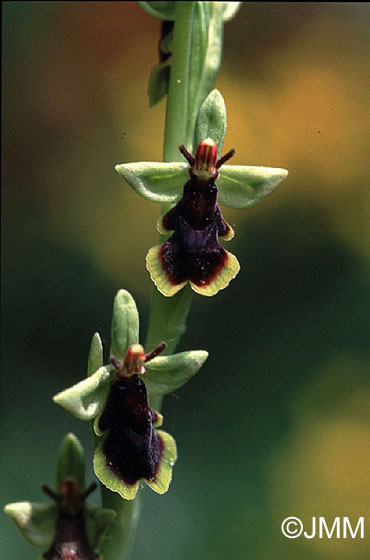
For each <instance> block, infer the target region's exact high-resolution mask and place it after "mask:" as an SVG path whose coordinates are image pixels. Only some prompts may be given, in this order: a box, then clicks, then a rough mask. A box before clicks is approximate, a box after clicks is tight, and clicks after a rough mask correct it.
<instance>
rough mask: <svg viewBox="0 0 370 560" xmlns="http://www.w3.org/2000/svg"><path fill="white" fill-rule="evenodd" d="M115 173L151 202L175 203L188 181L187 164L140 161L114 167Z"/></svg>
mask: <svg viewBox="0 0 370 560" xmlns="http://www.w3.org/2000/svg"><path fill="white" fill-rule="evenodd" d="M115 169H116V171H117V173H119V174H120V175H122V177H123V178H124V179H125V180H126V182H127V183H128V184H129V185H130V187H132V188H133V189H134V191H136V192H137V193H138V194H140V195H141V196H143V197H144V198H146V199H147V200H150V201H151V202H168V203H172V202H177V201H178V200H179V199H180V198H181V195H182V190H183V188H184V185H185V183H186V182H187V180H188V179H189V165H188V164H187V163H185V162H184V163H176V162H173V163H160V162H147V161H141V162H137V163H124V164H122V165H116V167H115Z"/></svg>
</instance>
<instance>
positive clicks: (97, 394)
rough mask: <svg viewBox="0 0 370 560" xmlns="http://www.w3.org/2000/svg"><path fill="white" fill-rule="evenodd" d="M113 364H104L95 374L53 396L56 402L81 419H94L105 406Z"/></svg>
mask: <svg viewBox="0 0 370 560" xmlns="http://www.w3.org/2000/svg"><path fill="white" fill-rule="evenodd" d="M113 369H114V368H113V366H104V367H101V368H99V369H98V371H96V372H95V373H94V374H93V375H91V376H90V377H87V378H86V379H84V380H83V381H80V382H79V383H77V384H76V385H73V386H72V387H69V388H68V389H65V391H62V392H61V393H58V394H57V395H55V396H54V397H53V400H54V402H56V403H57V404H59V405H60V406H62V407H63V408H64V409H65V410H67V411H68V412H70V413H71V414H73V416H75V417H76V418H79V419H80V420H92V419H93V418H95V416H97V415H98V414H100V413H101V412H102V410H103V408H104V406H105V403H106V400H107V397H108V392H109V378H110V375H111V373H112V372H113Z"/></svg>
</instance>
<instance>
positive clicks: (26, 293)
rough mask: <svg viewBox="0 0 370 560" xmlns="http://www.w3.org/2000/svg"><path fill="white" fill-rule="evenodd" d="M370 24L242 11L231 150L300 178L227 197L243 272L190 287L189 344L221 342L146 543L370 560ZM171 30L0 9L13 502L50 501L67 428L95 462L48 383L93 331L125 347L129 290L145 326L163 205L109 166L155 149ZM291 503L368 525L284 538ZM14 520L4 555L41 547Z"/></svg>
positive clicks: (150, 513)
mask: <svg viewBox="0 0 370 560" xmlns="http://www.w3.org/2000/svg"><path fill="white" fill-rule="evenodd" d="M369 16H370V5H369V4H368V3H364V4H361V3H325V2H324V3H297V2H291V3H285V2H275V3H272V2H260V3H254V2H251V3H244V4H243V5H242V7H241V10H240V12H239V14H238V16H237V17H236V18H235V19H234V20H233V21H231V22H230V23H228V24H227V25H226V27H225V49H224V58H223V64H222V69H221V72H220V74H219V77H218V79H217V82H216V86H217V87H218V88H219V89H220V90H221V92H222V94H223V95H224V97H225V100H226V106H227V110H228V132H227V136H226V141H225V150H228V149H230V148H231V147H233V146H235V147H236V149H237V155H236V157H235V160H234V161H233V163H235V164H250V165H267V166H276V167H285V168H287V169H289V171H290V175H289V177H288V179H287V180H286V181H285V182H284V183H283V184H282V185H281V187H280V188H279V189H278V190H277V191H276V192H275V193H274V194H273V195H272V196H271V197H270V198H268V199H267V200H266V201H265V202H264V203H263V204H261V205H260V206H257V207H255V208H252V209H250V210H248V211H243V210H240V211H232V210H228V209H225V210H224V215H225V217H226V219H228V220H229V221H230V222H231V224H232V225H233V227H234V228H235V230H236V237H235V241H233V242H232V243H231V244H230V246H229V247H230V250H231V251H232V252H233V253H235V254H237V255H238V258H239V260H240V262H241V265H242V270H241V272H240V274H239V276H238V277H237V279H236V280H234V281H233V282H232V283H231V285H230V287H229V288H228V289H227V290H225V291H224V292H222V293H220V294H219V295H217V296H216V297H215V298H213V299H211V300H209V299H207V298H202V297H200V296H196V297H195V301H194V304H193V307H192V311H191V314H190V318H189V322H188V331H187V333H186V335H185V336H184V338H183V340H182V342H181V349H196V348H204V349H207V350H209V352H210V357H209V359H208V361H207V363H206V365H205V367H204V368H203V369H202V370H201V372H200V373H199V374H198V375H197V376H196V378H194V380H192V381H191V382H190V383H189V384H188V385H186V386H185V387H184V388H182V389H181V390H179V391H178V393H177V394H176V395H172V396H169V397H168V398H167V400H166V403H165V407H164V414H165V429H166V430H167V431H169V432H170V433H172V434H173V435H174V436H175V437H176V439H177V442H178V447H179V460H178V463H177V465H176V467H175V470H174V481H173V483H172V485H171V488H170V491H169V492H168V494H166V495H165V496H163V497H159V496H157V495H154V494H153V493H150V492H146V497H145V511H144V513H143V516H142V518H141V521H140V525H139V529H138V533H137V539H136V544H135V550H134V555H133V558H134V559H137V558H141V559H147V558H152V559H155V560H157V559H161V560H170V559H172V558H174V557H176V558H178V559H179V560H181V559H184V560H185V559H188V558H192V559H193V560H203V559H208V558H212V559H213V560H218V559H219V560H223V559H224V558H228V559H231V560H234V559H235V560H240V559H246V558H248V559H251V560H270V559H274V560H296V559H299V560H330V559H336V560H366V559H368V558H369V557H370V544H369V543H370V540H369V539H370V476H369V472H370V348H369V340H370V319H369V317H370V313H369V312H370V266H369V257H370V227H369V224H370V197H369V171H370V169H369V167H370V165H369V137H370V130H369V129H370V126H369V123H370V119H369V112H370V111H369V85H370V84H369V82H370V79H369V66H368V62H369V55H370V28H369ZM159 29H160V24H159V21H158V20H155V19H153V18H151V17H150V16H149V15H147V14H145V13H144V12H142V11H141V10H140V9H139V8H138V6H137V5H136V4H135V3H134V2H123V3H122V2H5V3H3V113H2V116H3V136H2V139H3V177H2V178H3V205H2V208H3V214H2V218H3V219H2V224H3V236H2V238H3V267H2V275H3V291H2V306H3V307H2V308H3V329H2V336H3V358H2V361H3V375H2V417H3V422H2V473H3V474H2V477H1V484H2V492H1V495H2V499H3V503H6V502H9V501H21V500H33V501H39V500H43V499H44V497H43V496H42V493H41V490H40V486H41V484H42V483H46V484H52V482H53V477H54V468H55V460H56V453H57V449H58V447H59V444H60V441H61V439H62V437H63V435H64V434H65V433H66V432H67V431H71V430H72V431H75V433H76V434H78V436H79V437H80V438H81V439H82V441H83V443H84V445H85V447H86V449H87V456H88V458H89V459H90V458H91V454H92V453H91V445H90V426H89V425H87V424H85V423H81V422H78V421H77V420H76V421H75V420H74V419H73V418H71V417H70V416H69V415H68V414H67V413H64V412H63V410H62V409H59V408H58V407H57V406H56V405H54V404H53V403H52V401H51V398H50V397H51V395H53V394H55V393H56V392H58V391H59V390H61V389H63V388H65V387H67V386H68V385H70V384H72V383H74V382H76V381H78V380H80V379H81V376H84V375H85V368H86V359H87V353H88V349H89V344H90V338H91V336H92V334H93V333H94V332H95V331H96V330H98V331H99V332H100V333H101V335H102V338H103V340H104V342H105V343H106V345H109V329H110V317H111V309H112V303H113V297H114V294H115V292H116V290H117V289H119V288H121V287H124V288H126V289H128V290H130V291H131V292H132V293H133V295H134V297H135V298H136V300H137V303H138V306H139V310H140V315H141V324H142V329H141V332H142V333H143V336H142V339H143V338H144V333H145V328H146V324H147V316H148V306H149V294H150V291H151V283H150V280H149V277H148V274H147V272H146V270H145V265H144V258H145V254H146V252H147V250H148V248H150V247H151V246H152V245H154V244H155V242H156V233H155V222H156V220H157V217H158V211H159V209H158V207H157V206H156V205H155V204H151V203H149V202H146V201H145V200H144V199H141V198H139V197H138V196H137V195H135V194H134V193H133V192H132V191H131V190H130V189H129V187H127V186H126V185H125V183H124V182H123V181H122V179H121V178H120V177H119V176H118V175H117V174H116V173H115V171H114V165H115V164H116V163H122V162H128V161H139V160H160V159H161V154H162V141H163V123H164V111H165V103H164V102H163V101H162V102H161V103H160V104H159V105H158V106H156V107H155V108H154V109H149V108H148V99H147V94H146V88H147V81H148V77H149V74H150V71H151V68H152V67H153V65H154V64H155V63H156V61H157V41H158V37H159ZM229 247H228V248H229ZM92 476H93V475H92V472H91V470H90V477H92ZM97 499H98V496H95V500H97ZM288 516H297V517H301V518H302V520H303V521H304V522H307V524H308V527H309V526H310V520H311V518H312V516H317V517H318V516H326V518H327V520H328V522H330V520H334V517H335V516H349V517H350V519H351V520H357V519H358V517H359V516H365V525H366V527H365V539H363V540H361V539H355V540H352V539H347V540H337V539H331V540H329V539H318V538H316V539H312V540H307V539H303V538H302V537H301V538H298V539H296V540H289V539H286V538H284V537H283V536H282V535H281V533H280V525H281V522H282V520H283V519H284V518H285V517H288ZM0 517H1V527H2V532H1V534H2V543H1V546H2V548H3V554H2V558H5V559H7V560H8V559H10V560H13V559H15V560H18V559H22V560H31V559H34V558H36V557H37V550H33V549H31V548H29V547H28V546H27V544H26V543H25V542H24V541H23V540H22V538H21V536H20V534H18V532H17V531H16V529H15V528H14V526H13V525H12V523H11V522H10V520H8V519H7V518H6V517H5V515H3V514H2V515H1V516H0Z"/></svg>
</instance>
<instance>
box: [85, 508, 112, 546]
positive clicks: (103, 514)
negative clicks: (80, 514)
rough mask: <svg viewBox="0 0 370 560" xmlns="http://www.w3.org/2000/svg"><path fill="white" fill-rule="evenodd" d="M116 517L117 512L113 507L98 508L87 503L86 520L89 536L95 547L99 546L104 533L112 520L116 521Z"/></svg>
mask: <svg viewBox="0 0 370 560" xmlns="http://www.w3.org/2000/svg"><path fill="white" fill-rule="evenodd" d="M115 517H116V512H115V511H114V510H113V509H105V508H96V507H94V506H91V505H89V504H86V506H85V522H86V532H87V538H88V541H89V543H91V544H92V545H93V548H94V549H95V548H97V547H98V546H99V544H100V541H101V539H102V537H103V536H104V533H105V532H106V530H107V529H108V527H109V525H110V524H111V523H112V521H114V519H115Z"/></svg>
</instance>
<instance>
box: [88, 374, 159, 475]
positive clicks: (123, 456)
mask: <svg viewBox="0 0 370 560" xmlns="http://www.w3.org/2000/svg"><path fill="white" fill-rule="evenodd" d="M155 419H156V414H155V412H153V411H152V409H151V408H150V406H149V401H148V395H147V391H146V387H145V384H144V382H143V381H142V380H141V379H140V377H139V376H138V375H133V376H131V377H124V378H121V379H117V380H115V381H113V382H112V383H111V387H110V393H109V397H108V400H107V404H106V407H105V409H104V411H103V414H102V415H101V418H100V421H99V428H100V430H102V431H105V430H108V434H107V436H106V440H105V443H104V454H105V456H106V458H107V463H108V465H109V466H110V468H111V469H112V470H113V471H114V472H115V474H116V475H117V476H119V477H120V478H121V479H122V480H123V481H124V482H126V483H127V484H135V482H137V481H138V480H140V479H142V478H146V479H147V480H155V478H156V475H157V471H158V466H159V462H160V458H161V454H162V447H163V446H162V440H161V438H160V436H159V435H158V434H157V432H156V431H155V430H154V428H153V425H152V424H153V421H155Z"/></svg>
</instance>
